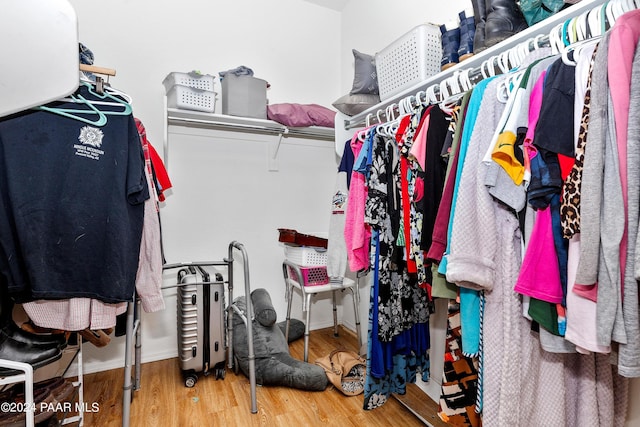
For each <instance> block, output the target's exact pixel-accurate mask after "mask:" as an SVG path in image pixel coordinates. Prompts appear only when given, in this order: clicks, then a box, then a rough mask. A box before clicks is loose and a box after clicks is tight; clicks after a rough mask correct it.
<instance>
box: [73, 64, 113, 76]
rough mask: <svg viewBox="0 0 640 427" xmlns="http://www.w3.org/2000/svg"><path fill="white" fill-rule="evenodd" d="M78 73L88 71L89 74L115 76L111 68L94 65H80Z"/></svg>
mask: <svg viewBox="0 0 640 427" xmlns="http://www.w3.org/2000/svg"><path fill="white" fill-rule="evenodd" d="M80 71H88V72H90V73H95V74H102V75H103V76H115V75H116V70H114V69H112V68H105V67H96V66H95V65H88V64H80Z"/></svg>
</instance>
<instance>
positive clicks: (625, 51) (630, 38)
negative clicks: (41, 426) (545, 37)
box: [607, 9, 640, 283]
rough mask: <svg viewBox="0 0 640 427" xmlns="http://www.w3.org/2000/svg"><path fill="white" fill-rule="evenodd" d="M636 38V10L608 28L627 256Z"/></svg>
mask: <svg viewBox="0 0 640 427" xmlns="http://www.w3.org/2000/svg"><path fill="white" fill-rule="evenodd" d="M638 39H640V9H636V10H633V11H631V12H627V13H625V14H624V15H622V16H620V17H619V18H618V19H616V22H615V24H614V25H613V27H612V28H611V37H610V39H609V50H608V56H607V62H608V73H609V91H610V93H611V101H612V103H613V113H614V117H615V121H616V139H617V142H618V157H619V163H620V182H621V184H622V198H623V201H624V217H625V226H624V232H623V234H622V240H621V241H620V253H621V254H626V253H627V245H628V235H627V234H628V228H627V209H628V202H627V195H628V192H627V188H628V183H627V126H628V124H629V98H630V95H629V93H630V91H631V68H632V65H633V57H634V54H635V50H636V45H637V43H638ZM626 264H627V260H626V257H625V256H621V257H620V274H621V277H622V278H623V280H622V282H623V283H624V272H625V268H626Z"/></svg>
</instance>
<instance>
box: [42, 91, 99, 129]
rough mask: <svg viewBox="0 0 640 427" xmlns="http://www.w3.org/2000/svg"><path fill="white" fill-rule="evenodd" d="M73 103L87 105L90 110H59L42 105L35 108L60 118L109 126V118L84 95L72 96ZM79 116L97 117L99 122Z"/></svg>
mask: <svg viewBox="0 0 640 427" xmlns="http://www.w3.org/2000/svg"><path fill="white" fill-rule="evenodd" d="M71 99H72V100H73V101H72V102H76V103H78V105H86V106H87V107H89V109H88V110H81V109H71V108H57V107H47V106H46V105H41V106H39V107H35V108H36V109H37V110H43V111H48V112H50V113H54V114H57V115H59V116H63V117H68V118H71V119H74V120H79V121H81V122H84V123H88V124H90V125H94V126H104V125H105V124H107V116H106V115H105V113H104V112H102V111H100V110H98V109H97V108H96V107H95V105H93V104H92V103H91V102H90V101H88V100H87V99H85V98H84V97H83V96H82V95H72V97H71ZM78 114H85V115H97V116H98V119H97V120H91V119H89V118H86V117H82V116H79V115H78Z"/></svg>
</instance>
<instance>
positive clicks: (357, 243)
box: [344, 131, 371, 271]
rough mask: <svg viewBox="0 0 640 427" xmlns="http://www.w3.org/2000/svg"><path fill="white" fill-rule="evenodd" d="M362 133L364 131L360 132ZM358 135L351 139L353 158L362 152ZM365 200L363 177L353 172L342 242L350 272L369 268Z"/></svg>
mask: <svg viewBox="0 0 640 427" xmlns="http://www.w3.org/2000/svg"><path fill="white" fill-rule="evenodd" d="M361 132H364V131H361ZM358 133H360V132H356V134H354V135H353V138H352V139H351V150H352V151H353V156H354V158H358V154H360V151H361V150H362V141H360V140H359V139H358ZM366 200H367V188H366V185H365V177H364V175H362V174H361V173H360V172H357V171H356V170H354V171H353V172H352V174H351V186H350V188H349V197H348V201H347V206H348V208H347V212H346V215H345V218H344V240H345V244H346V246H347V259H348V261H349V269H350V270H351V271H360V270H364V269H367V268H368V267H369V239H370V238H371V230H370V229H369V227H367V226H366V224H365V223H364V209H365V203H366Z"/></svg>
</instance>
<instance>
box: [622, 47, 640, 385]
mask: <svg viewBox="0 0 640 427" xmlns="http://www.w3.org/2000/svg"><path fill="white" fill-rule="evenodd" d="M630 101H631V102H630V104H629V118H630V119H631V120H629V126H628V129H627V177H628V182H629V184H630V185H629V188H628V198H627V200H628V213H627V215H628V226H627V227H628V236H629V247H628V251H627V254H626V256H627V267H626V271H625V275H624V304H623V306H622V310H623V315H624V326H625V332H626V334H627V343H626V344H621V345H620V348H619V357H618V372H619V373H620V375H623V376H625V377H640V327H639V325H640V319H639V316H638V282H637V281H636V280H637V279H638V278H640V274H638V273H640V262H639V259H638V257H639V256H640V248H639V247H638V246H637V245H638V244H640V239H638V221H640V185H638V183H639V182H640V121H638V117H640V49H636V54H635V56H634V59H633V68H632V72H631V92H630Z"/></svg>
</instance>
